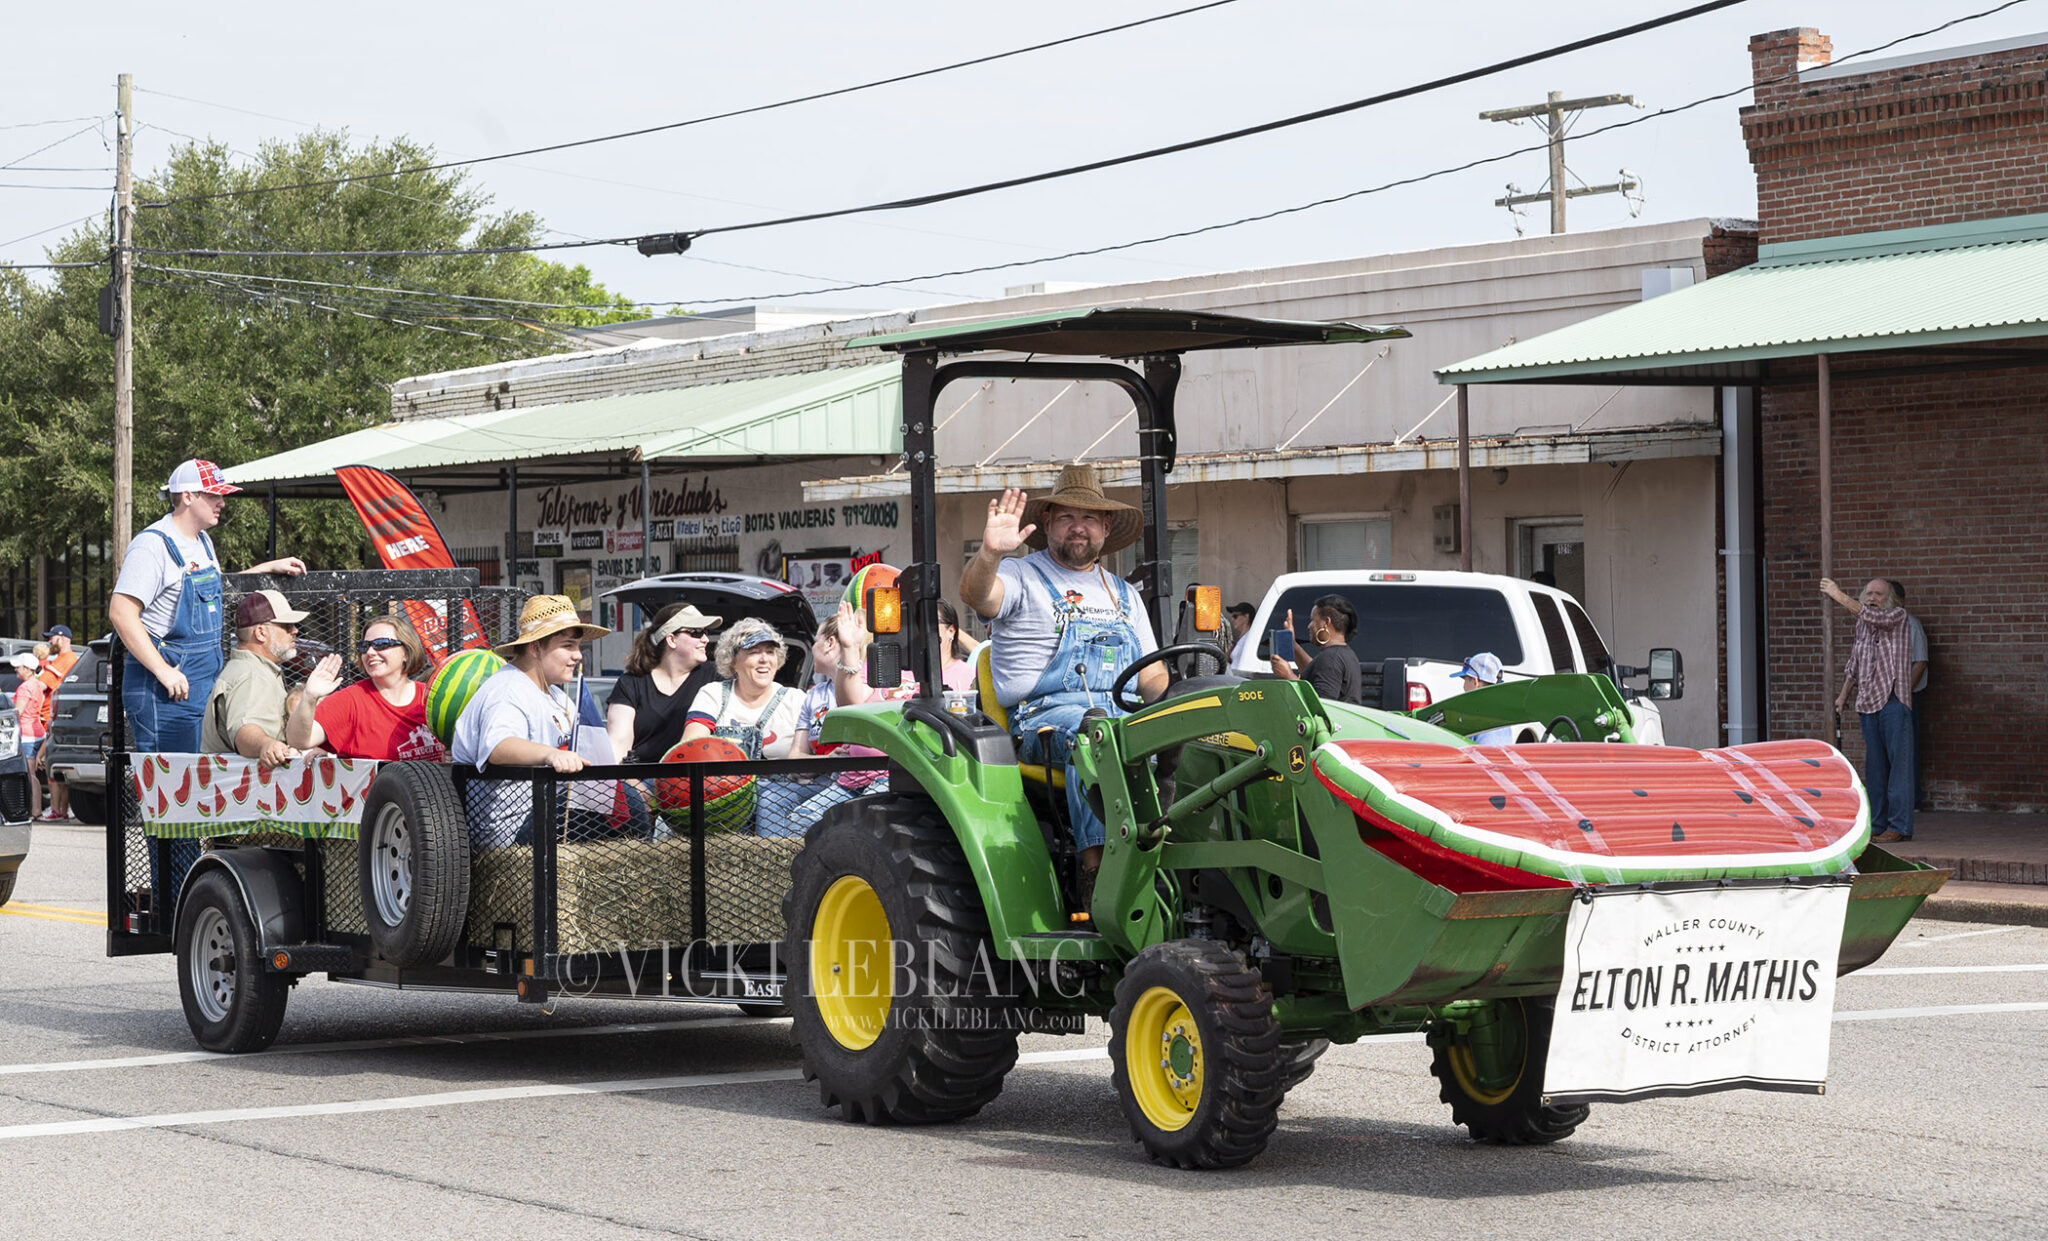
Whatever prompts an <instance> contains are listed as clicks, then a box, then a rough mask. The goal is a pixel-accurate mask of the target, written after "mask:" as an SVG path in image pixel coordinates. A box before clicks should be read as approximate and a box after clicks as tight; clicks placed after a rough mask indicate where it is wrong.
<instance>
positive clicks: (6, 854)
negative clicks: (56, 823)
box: [0, 704, 30, 905]
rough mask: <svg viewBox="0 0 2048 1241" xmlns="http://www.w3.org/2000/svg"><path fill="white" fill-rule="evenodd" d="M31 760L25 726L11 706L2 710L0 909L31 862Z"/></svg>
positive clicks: (0, 748) (0, 719)
mask: <svg viewBox="0 0 2048 1241" xmlns="http://www.w3.org/2000/svg"><path fill="white" fill-rule="evenodd" d="M28 812H29V800H28V760H27V759H26V758H24V757H23V756H22V753H21V723H20V721H19V720H17V719H16V718H15V714H14V707H13V706H12V705H11V704H10V705H8V706H5V707H0V905H5V904H6V903H7V899H8V898H9V897H11V896H13V895H14V877H15V874H16V873H17V872H18V871H20V870H21V864H22V862H23V861H25V860H26V859H27V858H28V841H29V832H30V822H29V817H28Z"/></svg>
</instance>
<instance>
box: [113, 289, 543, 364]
mask: <svg viewBox="0 0 2048 1241" xmlns="http://www.w3.org/2000/svg"><path fill="white" fill-rule="evenodd" d="M136 283H138V284H151V285H158V286H172V285H182V286H183V287H187V288H191V287H193V286H194V285H195V284H197V285H210V286H212V287H214V288H217V289H220V290H222V291H223V292H229V293H236V294H239V295H241V296H242V297H245V298H249V299H251V300H254V301H259V302H286V303H289V304H292V305H297V306H305V307H308V308H309V309H313V310H325V311H327V312H329V313H330V314H343V315H351V316H354V317H355V318H358V319H375V320H378V321H380V322H384V323H392V324H396V325H398V326H400V327H416V328H423V329H425V330H427V331H429V332H447V333H450V334H451V335H455V336H473V337H475V338H477V339H478V340H489V341H496V342H497V343H499V344H501V345H516V346H519V347H521V348H524V347H526V346H527V345H529V344H531V342H530V341H523V340H518V339H515V338H513V337H510V336H499V335H496V334H494V333H490V332H471V331H468V330H466V329H463V328H452V327H442V326H440V325H439V324H434V323H420V322H417V321H414V320H410V319H398V318H393V317H391V316H389V315H373V314H369V313H367V312H365V311H360V310H349V309H346V308H343V307H338V306H325V305H322V304H320V303H319V302H315V301H310V300H307V299H304V298H297V297H292V296H290V295H288V294H284V293H262V292H258V291H257V290H254V289H244V288H240V287H238V286H235V285H232V284H228V283H226V282H224V281H218V280H203V281H197V282H194V281H181V282H173V281H164V280H147V281H137V282H136Z"/></svg>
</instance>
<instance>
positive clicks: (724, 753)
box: [654, 737, 755, 835]
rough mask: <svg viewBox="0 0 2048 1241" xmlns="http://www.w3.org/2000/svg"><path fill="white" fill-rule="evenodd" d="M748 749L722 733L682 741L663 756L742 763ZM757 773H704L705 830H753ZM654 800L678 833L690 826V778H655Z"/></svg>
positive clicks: (688, 760) (674, 760) (666, 758)
mask: <svg viewBox="0 0 2048 1241" xmlns="http://www.w3.org/2000/svg"><path fill="white" fill-rule="evenodd" d="M746 759H747V752H746V751H745V750H742V749H740V748H739V747H738V746H736V745H734V744H733V743H732V742H730V741H727V740H726V739H725V738H723V737H699V738H697V739H696V740H695V741H679V742H677V743H676V744H675V746H674V747H673V748H671V749H670V750H669V752H668V753H666V754H664V755H662V756H661V761H662V762H664V763H743V762H745V761H746ZM754 799H755V788H754V777H753V776H750V775H741V776H706V777H704V831H705V834H707V835H709V834H710V833H712V832H751V831H752V830H753V823H754ZM654 804H655V807H656V808H657V809H658V810H659V811H660V812H661V816H662V818H664V819H666V820H667V821H668V824H669V826H670V827H672V828H674V829H675V830H676V831H677V832H679V833H687V832H688V831H689V830H690V782H689V780H688V779H683V778H673V777H672V778H669V779H665V780H656V781H655V782H654Z"/></svg>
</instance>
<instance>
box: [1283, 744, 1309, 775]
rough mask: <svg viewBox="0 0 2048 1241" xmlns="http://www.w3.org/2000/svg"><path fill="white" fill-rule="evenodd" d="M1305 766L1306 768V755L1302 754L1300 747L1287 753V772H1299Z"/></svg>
mask: <svg viewBox="0 0 2048 1241" xmlns="http://www.w3.org/2000/svg"><path fill="white" fill-rule="evenodd" d="M1306 766H1308V755H1306V754H1304V753H1302V750H1301V747H1300V746H1295V747H1294V748H1293V749H1291V750H1289V751H1287V770H1289V771H1300V770H1301V769H1302V768H1304V767H1306Z"/></svg>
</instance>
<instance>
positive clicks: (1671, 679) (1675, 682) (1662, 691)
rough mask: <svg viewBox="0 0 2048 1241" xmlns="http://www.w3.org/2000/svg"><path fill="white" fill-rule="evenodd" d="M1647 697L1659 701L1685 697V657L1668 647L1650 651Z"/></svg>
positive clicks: (1655, 648)
mask: <svg viewBox="0 0 2048 1241" xmlns="http://www.w3.org/2000/svg"><path fill="white" fill-rule="evenodd" d="M1649 696H1650V697H1651V698H1652V699H1656V700H1660V701H1664V700H1669V699H1672V698H1683V697H1685V657H1684V656H1682V655H1680V654H1679V653H1678V652H1677V651H1675V650H1673V649H1672V648H1670V647H1668V646H1659V647H1654V648H1652V649H1651V651H1650V689H1649Z"/></svg>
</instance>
